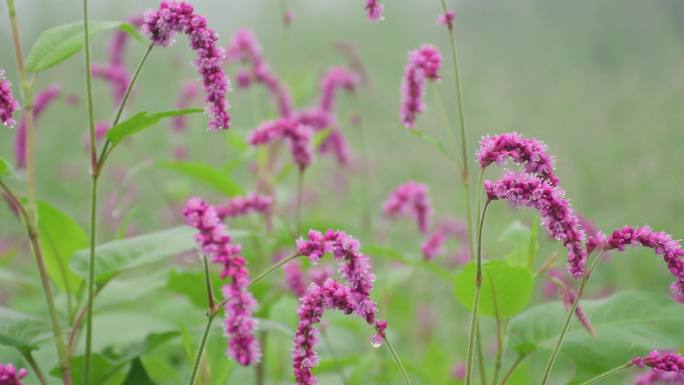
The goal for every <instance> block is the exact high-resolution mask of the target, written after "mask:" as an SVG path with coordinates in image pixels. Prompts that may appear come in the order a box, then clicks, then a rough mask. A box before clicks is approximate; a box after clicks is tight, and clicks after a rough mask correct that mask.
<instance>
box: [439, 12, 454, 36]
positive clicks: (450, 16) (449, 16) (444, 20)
mask: <svg viewBox="0 0 684 385" xmlns="http://www.w3.org/2000/svg"><path fill="white" fill-rule="evenodd" d="M455 18H456V12H454V11H452V10H447V11H446V12H444V13H442V14H440V15H439V16H438V17H437V24H439V25H446V27H447V28H449V31H451V30H452V29H454V19H455Z"/></svg>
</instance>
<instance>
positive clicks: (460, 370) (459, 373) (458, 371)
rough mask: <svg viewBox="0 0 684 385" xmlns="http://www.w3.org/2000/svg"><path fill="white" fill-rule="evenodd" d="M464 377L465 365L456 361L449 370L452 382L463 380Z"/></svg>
mask: <svg viewBox="0 0 684 385" xmlns="http://www.w3.org/2000/svg"><path fill="white" fill-rule="evenodd" d="M465 377H466V365H465V363H463V361H457V362H456V363H455V364H454V366H453V368H452V369H451V378H452V379H454V380H459V381H460V380H464V379H465Z"/></svg>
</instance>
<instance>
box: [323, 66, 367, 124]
mask: <svg viewBox="0 0 684 385" xmlns="http://www.w3.org/2000/svg"><path fill="white" fill-rule="evenodd" d="M358 83H359V75H358V74H356V73H355V72H353V71H350V70H348V69H346V68H344V67H332V68H330V69H329V70H328V71H327V72H326V73H325V75H324V76H323V79H322V80H321V99H320V101H319V108H320V109H321V110H323V111H326V112H329V113H330V112H333V107H334V105H335V93H336V92H337V90H338V89H341V88H344V89H345V90H347V91H348V92H354V90H356V86H357V85H358Z"/></svg>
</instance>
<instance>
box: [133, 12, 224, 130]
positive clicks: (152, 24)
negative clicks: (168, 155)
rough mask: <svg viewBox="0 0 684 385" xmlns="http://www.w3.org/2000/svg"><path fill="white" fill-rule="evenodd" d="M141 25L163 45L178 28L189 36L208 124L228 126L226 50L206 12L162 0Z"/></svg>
mask: <svg viewBox="0 0 684 385" xmlns="http://www.w3.org/2000/svg"><path fill="white" fill-rule="evenodd" d="M142 29H143V32H145V33H146V34H147V35H148V36H149V38H150V39H151V40H152V43H153V44H155V45H158V46H162V47H166V46H169V45H171V43H172V38H173V35H174V34H175V33H177V32H181V33H184V34H186V35H187V36H188V39H189V40H190V47H191V48H192V49H193V50H194V51H195V53H196V55H197V58H196V59H195V61H194V64H195V67H196V68H197V71H198V72H199V74H200V76H201V77H202V81H203V84H204V91H205V94H206V95H205V101H206V112H207V114H208V115H209V128H210V129H212V130H218V129H227V128H229V127H230V116H229V115H228V103H227V102H226V92H227V91H228V89H229V82H228V77H227V76H226V75H225V73H224V72H223V68H222V62H223V56H224V52H223V49H222V48H220V47H219V46H218V44H217V41H218V35H217V34H216V32H214V30H212V29H210V28H208V27H207V21H206V19H205V18H204V16H201V15H198V14H196V13H195V9H194V8H193V6H192V5H191V4H190V3H187V2H185V1H168V0H163V1H162V2H161V4H160V5H159V8H158V9H156V10H150V11H148V12H147V13H146V14H145V19H144V23H143V26H142Z"/></svg>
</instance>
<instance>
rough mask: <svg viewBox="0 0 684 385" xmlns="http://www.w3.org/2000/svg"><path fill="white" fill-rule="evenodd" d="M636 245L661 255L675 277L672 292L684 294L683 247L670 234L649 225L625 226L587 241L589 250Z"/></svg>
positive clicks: (623, 248) (620, 248) (620, 249)
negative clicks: (607, 234) (608, 234)
mask: <svg viewBox="0 0 684 385" xmlns="http://www.w3.org/2000/svg"><path fill="white" fill-rule="evenodd" d="M638 245H641V246H643V247H648V248H651V249H653V250H654V251H655V253H656V254H657V255H660V256H662V257H663V259H664V260H665V262H666V263H667V267H668V269H669V270H670V273H672V275H674V276H675V279H676V280H675V282H674V283H673V284H672V293H673V294H675V295H680V294H684V259H682V257H684V249H683V248H682V245H681V243H680V242H679V241H676V240H674V239H672V236H671V235H669V234H667V233H665V232H662V231H653V230H652V229H651V228H650V227H649V226H643V227H632V226H625V227H623V228H621V229H617V230H615V231H613V233H612V234H611V235H610V237H608V238H606V237H605V236H604V235H603V234H601V233H598V234H597V235H596V236H594V237H591V238H590V239H589V242H588V243H587V247H588V248H589V249H590V250H591V249H593V248H601V249H602V250H606V251H608V250H613V249H617V250H619V251H624V250H625V247H626V246H638Z"/></svg>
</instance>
